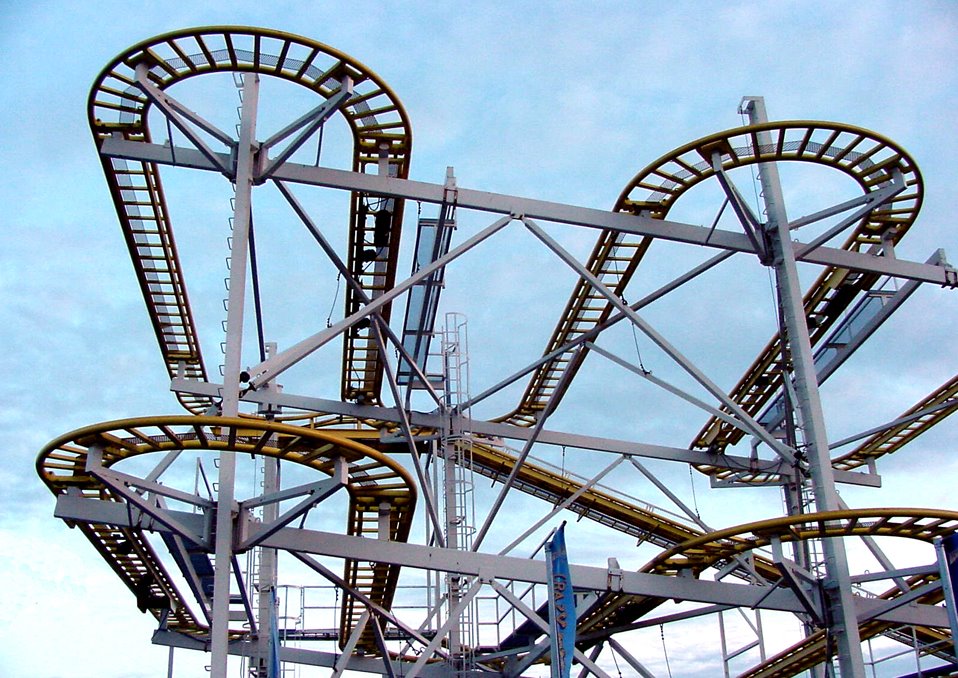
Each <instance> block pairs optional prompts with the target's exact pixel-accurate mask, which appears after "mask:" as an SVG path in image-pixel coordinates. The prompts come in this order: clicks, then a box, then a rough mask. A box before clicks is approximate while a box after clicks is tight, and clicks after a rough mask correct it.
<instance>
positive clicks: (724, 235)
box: [100, 137, 958, 287]
mask: <svg viewBox="0 0 958 678" xmlns="http://www.w3.org/2000/svg"><path fill="white" fill-rule="evenodd" d="M100 154H101V155H104V156H106V157H111V158H125V159H127V160H139V161H143V162H155V163H159V164H164V165H177V166H180V167H188V168H193V169H203V170H213V171H219V169H218V167H216V166H215V165H213V164H212V163H211V162H210V161H209V160H207V159H206V158H204V157H203V155H202V154H201V153H200V152H199V151H196V150H194V149H191V148H177V149H175V152H174V150H173V149H170V148H168V147H165V146H162V145H159V144H147V143H144V142H140V141H128V140H124V139H121V138H119V137H111V138H109V139H104V140H103V141H101V142H100ZM174 155H175V157H174ZM223 157H224V158H226V157H228V156H226V155H225V154H224V155H223ZM273 177H274V178H276V179H282V180H287V181H292V182H296V183H301V184H309V185H312V186H324V187H327V188H338V189H343V190H349V191H359V192H363V193H369V194H371V195H380V196H386V197H396V198H406V199H409V200H417V201H420V202H426V203H432V204H441V203H442V202H443V200H444V199H445V198H444V196H445V190H446V187H445V186H444V185H442V184H430V183H426V182H422V181H411V180H409V179H398V178H396V177H388V176H379V175H372V174H362V173H358V172H349V171H347V170H337V169H331V168H328V167H313V166H312V165H296V164H293V163H289V162H287V163H285V164H284V165H283V166H282V167H280V168H278V169H277V171H276V173H275V174H274V175H273ZM456 206H457V208H462V209H472V210H479V211H483V212H495V213H498V214H515V215H524V216H528V217H533V218H537V219H542V220H545V221H554V222H557V223H564V224H572V225H576V226H586V227H589V228H611V229H615V230H618V231H622V232H624V233H632V234H635V235H648V236H652V237H654V238H661V239H663V240H669V241H673V242H681V243H688V244H691V245H702V246H705V247H713V248H716V249H724V250H731V251H735V252H750V253H751V252H754V248H753V247H752V243H751V242H750V241H749V239H748V237H747V236H746V235H744V234H740V233H733V232H731V231H725V230H714V231H713V230H712V229H710V228H705V227H704V226H694V225H692V224H683V223H679V222H675V221H663V220H660V219H652V218H649V217H643V216H638V215H633V214H626V213H622V212H607V211H604V210H599V209H594V208H589V207H576V206H572V205H565V204H562V203H556V202H548V201H545V200H534V199H531V198H522V197H518V196H510V195H505V194H500V193H487V192H484V191H475V190H471V189H465V188H460V189H458V193H457V202H456ZM806 246H807V244H806V243H802V242H798V241H796V242H794V243H792V248H793V249H795V250H797V251H801V250H802V249H803V248H804V247H806ZM797 258H798V260H800V261H804V262H808V263H813V264H822V265H826V266H836V267H839V268H848V269H850V270H853V271H863V272H868V273H878V274H884V275H891V276H895V277H898V278H909V279H914V280H921V281H924V282H931V283H935V284H938V285H945V286H949V287H954V286H955V285H956V284H958V274H956V272H955V270H954V269H953V268H951V267H950V266H947V265H941V266H929V265H927V264H919V263H917V262H909V261H905V260H902V259H889V258H886V257H880V256H875V255H871V254H865V253H861V252H853V251H849V250H843V249H840V248H833V247H818V248H816V249H815V250H813V251H810V252H806V253H803V254H802V255H801V256H800V257H797Z"/></svg>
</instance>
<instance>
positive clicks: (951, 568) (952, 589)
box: [935, 533, 958, 637]
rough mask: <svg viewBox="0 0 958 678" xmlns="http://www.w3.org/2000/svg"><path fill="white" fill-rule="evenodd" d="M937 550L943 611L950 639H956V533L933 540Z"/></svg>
mask: <svg viewBox="0 0 958 678" xmlns="http://www.w3.org/2000/svg"><path fill="white" fill-rule="evenodd" d="M935 548H936V549H937V550H938V569H939V573H940V575H941V586H942V588H943V589H944V593H945V610H946V611H947V612H948V624H949V625H950V626H951V634H952V637H958V595H956V592H958V533H956V534H950V535H948V536H947V537H945V538H944V539H942V538H941V537H938V538H936V539H935Z"/></svg>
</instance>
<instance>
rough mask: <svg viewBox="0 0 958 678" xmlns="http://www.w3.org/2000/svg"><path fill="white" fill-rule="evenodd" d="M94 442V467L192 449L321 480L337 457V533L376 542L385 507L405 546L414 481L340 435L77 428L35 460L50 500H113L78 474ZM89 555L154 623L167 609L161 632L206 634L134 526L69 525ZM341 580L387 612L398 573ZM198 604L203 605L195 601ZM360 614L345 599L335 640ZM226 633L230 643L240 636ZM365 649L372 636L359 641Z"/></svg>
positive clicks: (202, 425) (221, 420) (219, 422)
mask: <svg viewBox="0 0 958 678" xmlns="http://www.w3.org/2000/svg"><path fill="white" fill-rule="evenodd" d="M94 445H97V446H98V447H99V448H100V449H101V450H102V455H103V457H102V458H103V462H102V463H103V465H104V466H105V467H110V466H112V465H114V464H117V463H118V462H123V461H125V460H127V459H132V458H135V457H139V456H142V455H146V454H151V453H164V452H170V451H184V452H186V451H193V452H198V453H201V454H210V455H216V454H220V453H222V452H237V453H247V454H259V455H263V456H265V457H271V458H275V459H279V460H280V461H282V462H288V463H293V464H297V465H300V466H304V467H306V468H309V469H311V470H313V471H316V472H318V473H320V474H324V475H327V476H330V475H332V474H333V469H334V466H335V464H336V460H337V459H338V458H342V459H344V460H345V461H346V462H347V463H348V474H347V477H348V480H347V483H346V487H345V489H346V491H347V492H348V493H349V508H348V519H347V528H346V531H347V533H348V534H351V535H357V536H368V535H374V536H375V535H376V534H378V532H379V529H380V509H381V506H383V505H388V507H389V516H388V525H389V528H388V530H389V538H390V539H391V540H394V541H406V540H407V539H408V537H409V530H410V527H411V525H412V520H413V513H414V510H415V505H416V498H417V494H416V489H415V484H414V481H413V479H412V478H411V476H410V475H409V474H408V472H407V471H406V470H405V469H404V468H403V467H402V466H401V465H400V464H398V463H397V462H396V461H394V460H393V459H390V458H389V457H387V456H386V455H384V454H382V453H381V452H379V451H377V450H375V449H373V448H371V447H369V446H367V445H364V444H363V443H362V442H358V441H356V440H353V439H351V438H350V432H349V431H337V430H325V431H319V430H314V429H309V428H304V427H299V426H289V425H286V424H281V423H276V422H270V421H267V420H264V419H253V418H227V417H209V416H189V415H179V416H163V417H144V418H138V419H126V420H121V421H112V422H106V423H103V424H96V425H93V426H87V427H85V428H81V429H78V430H76V431H73V432H71V433H67V434H65V435H63V436H60V437H59V438H57V439H55V440H53V441H52V442H50V443H49V444H48V445H47V446H46V447H45V448H44V449H43V450H42V451H41V452H40V455H39V457H38V458H37V464H36V466H37V472H38V473H39V475H40V477H41V478H42V479H43V481H44V482H45V483H46V485H47V487H49V488H50V491H51V492H53V494H54V495H61V494H65V493H67V492H71V493H74V494H77V493H78V494H79V495H80V496H82V497H89V498H94V499H101V500H106V501H115V502H123V501H124V499H123V498H122V497H121V496H119V495H117V494H116V493H115V492H113V491H111V490H110V488H109V487H107V486H106V485H105V484H104V483H103V482H101V481H100V480H98V479H97V478H96V477H95V476H93V475H91V474H90V473H89V472H88V470H87V457H88V451H89V449H90V448H91V447H93V446H94ZM77 526H78V527H79V528H80V529H81V531H82V532H83V533H84V535H85V536H86V537H87V538H88V539H89V540H90V542H91V543H92V544H93V545H94V547H95V548H96V550H97V552H99V553H100V555H101V556H102V557H103V558H104V560H106V561H107V563H108V564H109V565H110V567H111V568H112V569H113V570H114V572H116V573H117V575H118V576H119V577H120V579H121V580H122V581H123V583H124V584H125V585H126V586H127V587H128V588H129V589H130V591H132V592H134V593H135V594H136V595H137V599H138V601H139V602H140V605H141V607H142V608H143V609H144V611H145V610H149V611H150V612H151V613H152V614H153V615H154V616H155V617H157V619H160V618H162V617H164V616H165V615H166V614H167V611H169V617H168V619H167V624H168V627H169V628H170V629H172V630H176V631H180V632H183V633H187V634H190V635H194V636H204V635H206V634H208V627H207V626H206V624H204V623H203V622H201V621H200V620H199V619H198V617H197V615H195V614H194V613H193V612H192V611H191V608H190V605H188V604H187V601H186V600H185V599H184V597H183V596H182V594H181V593H180V592H179V590H178V589H177V587H176V586H175V584H174V583H173V581H172V579H171V577H170V575H169V572H168V571H167V569H166V567H165V565H164V564H163V561H162V560H161V559H160V558H159V556H158V555H157V553H156V551H155V550H154V549H153V548H152V546H151V545H150V543H149V541H147V539H146V536H145V534H144V531H143V530H142V529H138V528H125V527H124V528H117V527H115V526H111V525H100V524H85V523H77ZM344 568H345V576H344V579H345V580H346V581H347V582H348V583H349V585H350V586H351V587H353V588H355V589H356V590H357V591H359V592H361V593H363V594H364V595H366V596H368V597H369V598H370V599H371V600H373V601H374V602H376V603H377V604H379V605H381V606H383V607H386V608H388V607H389V606H390V604H391V601H392V596H393V594H394V592H395V583H396V579H397V577H398V574H399V568H398V566H394V565H385V564H371V563H360V562H357V561H354V560H346V561H345V565H344ZM197 602H198V603H199V604H201V605H202V602H203V601H197ZM361 613H362V610H357V609H356V604H355V602H353V599H351V598H347V600H346V601H345V602H344V604H343V609H342V613H341V621H340V624H341V629H340V633H341V638H347V637H348V636H349V632H350V630H351V629H352V628H353V627H354V626H355V624H356V622H357V620H358V618H359V616H360V615H361ZM248 633H249V631H248V629H234V630H232V631H231V634H232V635H233V636H237V637H238V636H241V635H243V634H248ZM363 645H364V647H365V649H366V650H367V651H373V652H374V651H375V645H374V643H373V639H372V638H366V639H364V640H363Z"/></svg>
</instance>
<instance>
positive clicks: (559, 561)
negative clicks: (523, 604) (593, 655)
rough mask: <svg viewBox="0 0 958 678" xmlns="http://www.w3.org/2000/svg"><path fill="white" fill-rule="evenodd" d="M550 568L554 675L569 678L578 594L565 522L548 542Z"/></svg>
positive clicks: (550, 610) (550, 616) (547, 556)
mask: <svg viewBox="0 0 958 678" xmlns="http://www.w3.org/2000/svg"><path fill="white" fill-rule="evenodd" d="M546 564H547V565H548V570H549V625H550V626H551V628H552V638H551V640H552V678H569V677H570V675H571V674H572V656H573V654H574V653H575V622H576V618H575V596H573V595H572V577H571V576H569V557H568V556H567V555H566V550H565V523H564V522H563V523H562V525H560V526H559V529H558V530H556V533H555V535H554V536H553V537H552V539H551V540H550V541H549V542H548V543H546Z"/></svg>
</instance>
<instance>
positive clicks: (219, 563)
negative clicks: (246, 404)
mask: <svg viewBox="0 0 958 678" xmlns="http://www.w3.org/2000/svg"><path fill="white" fill-rule="evenodd" d="M258 99H259V76H257V75H254V74H250V73H248V74H246V75H244V76H243V106H242V109H241V119H240V130H239V145H238V147H237V154H236V175H235V177H234V182H235V185H236V200H235V203H234V213H233V245H232V249H231V252H230V257H231V259H230V262H231V263H230V278H229V280H230V289H229V301H228V304H227V312H226V356H225V358H224V361H223V363H224V370H223V393H222V395H223V401H222V408H223V416H226V417H235V416H237V414H238V413H239V385H240V370H241V369H242V368H241V365H242V347H243V311H244V306H245V298H246V262H247V255H248V252H249V226H250V209H251V208H252V201H251V193H252V190H253V163H254V161H255V155H254V153H253V144H254V143H255V141H256V107H257V102H258ZM235 482H236V456H235V455H234V453H233V452H226V451H224V452H223V453H222V454H221V455H220V472H219V491H218V492H219V493H218V495H217V499H216V544H215V546H216V562H215V565H214V568H215V570H214V575H213V628H212V629H211V630H210V635H211V641H212V654H213V656H212V660H211V667H212V668H211V671H210V676H211V678H226V673H227V659H228V654H227V653H228V644H229V605H230V561H231V556H232V551H233V505H234V503H235V502H234V496H233V491H234V485H235Z"/></svg>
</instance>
